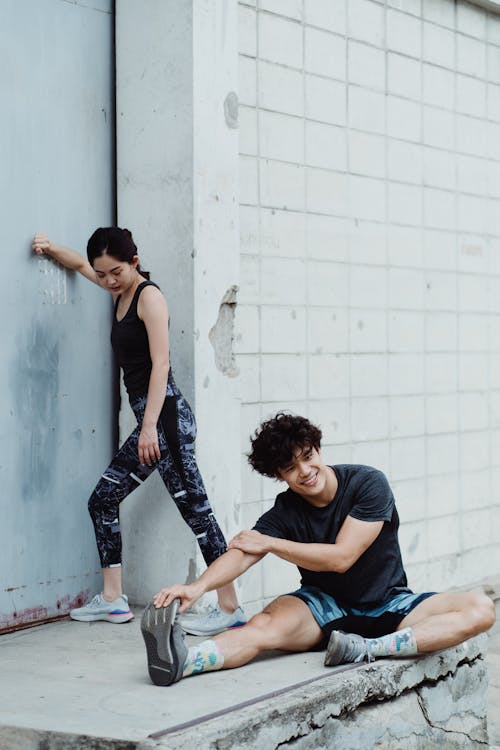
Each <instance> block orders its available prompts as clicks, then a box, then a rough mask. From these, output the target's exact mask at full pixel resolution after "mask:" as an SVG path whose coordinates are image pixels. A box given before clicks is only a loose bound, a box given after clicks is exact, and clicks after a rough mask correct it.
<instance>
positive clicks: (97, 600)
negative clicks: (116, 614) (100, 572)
mask: <svg viewBox="0 0 500 750" xmlns="http://www.w3.org/2000/svg"><path fill="white" fill-rule="evenodd" d="M104 601H106V600H105V599H104V597H103V595H102V594H96V595H95V596H94V598H93V599H91V600H90V601H89V603H88V604H85V607H86V608H88V609H97V608H98V607H102V605H103V602H104Z"/></svg>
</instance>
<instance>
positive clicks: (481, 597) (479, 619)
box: [469, 592, 496, 633]
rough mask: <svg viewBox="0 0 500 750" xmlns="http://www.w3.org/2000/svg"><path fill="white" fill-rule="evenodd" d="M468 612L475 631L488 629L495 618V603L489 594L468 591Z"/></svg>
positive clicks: (481, 631) (479, 631) (480, 631)
mask: <svg viewBox="0 0 500 750" xmlns="http://www.w3.org/2000/svg"><path fill="white" fill-rule="evenodd" d="M469 596H470V598H471V601H470V608H469V613H470V616H471V618H472V622H473V628H474V632H475V633H483V632H484V631H486V630H489V629H490V628H491V627H492V626H493V625H494V624H495V620H496V614H495V605H494V604H493V601H492V600H491V599H490V597H489V596H486V594H483V593H479V592H471V593H470V595H469Z"/></svg>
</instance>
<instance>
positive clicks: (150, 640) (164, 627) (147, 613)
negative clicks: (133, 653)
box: [141, 599, 187, 687]
mask: <svg viewBox="0 0 500 750" xmlns="http://www.w3.org/2000/svg"><path fill="white" fill-rule="evenodd" d="M178 609H179V599H174V601H173V602H172V603H171V604H169V606H168V607H159V608H158V609H157V608H156V607H155V606H154V604H152V603H151V604H148V606H147V607H146V609H145V610H144V612H143V615H142V617H141V632H142V637H143V638H144V643H145V644H146V652H147V659H148V672H149V676H150V678H151V682H153V683H154V684H155V685H159V686H161V687H166V686H167V685H171V684H172V683H173V682H177V680H180V678H181V677H182V669H183V666H184V663H182V664H181V663H180V659H179V657H178V654H177V651H178V650H182V647H183V646H184V641H183V640H182V636H181V634H180V631H179V630H178V632H176V630H175V629H174V632H173V634H172V628H173V625H174V622H175V617H176V615H177V611H178ZM171 635H173V638H172V640H173V644H172V643H171ZM172 646H173V647H172ZM179 647H180V649H179ZM184 650H186V651H187V649H186V647H185V646H184Z"/></svg>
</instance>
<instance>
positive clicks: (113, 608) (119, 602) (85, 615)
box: [69, 594, 134, 622]
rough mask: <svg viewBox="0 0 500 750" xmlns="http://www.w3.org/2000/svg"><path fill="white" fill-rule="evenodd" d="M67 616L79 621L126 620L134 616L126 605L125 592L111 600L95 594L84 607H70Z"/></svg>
mask: <svg viewBox="0 0 500 750" xmlns="http://www.w3.org/2000/svg"><path fill="white" fill-rule="evenodd" d="M69 616H70V617H71V618H72V619H73V620H79V621H80V622H93V621H94V620H106V621H107V622H128V621H129V620H132V619H133V617H134V615H133V614H132V612H131V611H130V608H129V606H128V599H127V597H126V596H125V594H122V596H119V597H118V598H117V599H114V600H113V601H112V602H108V601H106V599H105V598H104V597H103V595H102V594H96V595H95V596H94V598H93V599H92V600H91V601H90V602H89V603H88V604H86V605H85V606H84V607H78V608H77V609H72V610H71V612H70V613H69Z"/></svg>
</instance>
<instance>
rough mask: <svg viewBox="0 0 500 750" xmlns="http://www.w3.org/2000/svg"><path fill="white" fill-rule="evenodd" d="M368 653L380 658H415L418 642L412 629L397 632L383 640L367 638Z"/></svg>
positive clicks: (385, 636) (382, 638) (384, 636)
mask: <svg viewBox="0 0 500 750" xmlns="http://www.w3.org/2000/svg"><path fill="white" fill-rule="evenodd" d="M366 645H367V647H368V653H369V654H370V655H371V656H373V657H375V658H377V657H378V658H380V657H383V656H414V655H415V654H416V653H417V641H416V638H415V636H414V635H413V630H412V629H411V628H404V630H397V631H396V632H395V633H389V634H388V635H383V636H382V637H381V638H366Z"/></svg>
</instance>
